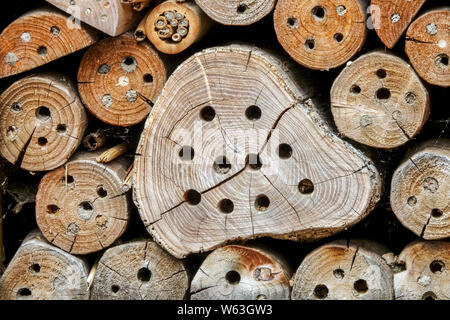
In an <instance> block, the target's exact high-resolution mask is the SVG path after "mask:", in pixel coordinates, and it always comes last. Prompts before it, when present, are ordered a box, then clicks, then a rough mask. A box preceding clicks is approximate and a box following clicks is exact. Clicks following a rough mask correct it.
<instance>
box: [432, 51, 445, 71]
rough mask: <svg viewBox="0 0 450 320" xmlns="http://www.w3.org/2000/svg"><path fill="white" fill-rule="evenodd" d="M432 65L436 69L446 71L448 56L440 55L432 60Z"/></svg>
mask: <svg viewBox="0 0 450 320" xmlns="http://www.w3.org/2000/svg"><path fill="white" fill-rule="evenodd" d="M434 63H435V64H436V66H437V67H439V68H441V69H447V68H448V55H446V54H445V53H442V54H440V55H438V56H436V58H435V59H434Z"/></svg>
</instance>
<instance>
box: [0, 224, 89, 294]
mask: <svg viewBox="0 0 450 320" xmlns="http://www.w3.org/2000/svg"><path fill="white" fill-rule="evenodd" d="M88 273H89V269H88V265H87V263H86V262H85V261H84V260H82V259H80V258H78V257H75V256H72V255H70V254H68V253H67V252H64V251H63V250H61V249H58V248H56V247H54V246H52V245H50V244H49V243H48V242H47V241H45V239H44V238H43V237H42V235H41V234H40V233H39V232H31V233H30V234H29V235H28V236H27V238H26V239H25V240H24V241H23V242H22V245H21V246H20V248H19V250H18V251H17V253H16V254H15V256H14V258H13V259H12V260H11V262H10V263H9V265H8V268H7V269H6V271H5V273H4V275H3V277H2V278H1V279H0V299H4V300H56V299H58V300H87V299H89V290H88V285H87V281H86V280H87V276H88Z"/></svg>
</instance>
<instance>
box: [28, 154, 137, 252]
mask: <svg viewBox="0 0 450 320" xmlns="http://www.w3.org/2000/svg"><path fill="white" fill-rule="evenodd" d="M100 153H101V152H92V153H80V154H77V155H76V156H75V157H74V158H73V159H71V160H70V161H69V162H68V163H67V164H66V165H65V166H64V167H61V168H58V169H56V170H54V171H51V172H49V173H47V175H45V176H44V178H42V180H41V183H40V184H39V189H38V192H37V195H36V220H37V223H38V226H39V228H40V229H41V231H42V233H43V234H44V236H45V237H46V238H47V240H48V241H50V242H51V243H52V244H54V245H56V246H58V247H60V248H61V249H63V250H65V251H67V252H70V253H73V254H88V253H91V252H95V251H99V250H102V249H104V248H107V247H108V246H110V245H111V244H112V243H113V242H114V241H115V240H117V239H118V238H119V237H120V236H121V235H122V233H123V232H124V231H125V229H126V227H127V224H128V219H129V210H130V207H129V205H130V204H129V201H128V197H127V194H126V193H123V191H122V182H123V180H124V178H125V176H126V172H127V168H128V163H127V161H125V159H123V158H121V159H118V160H116V161H114V162H112V163H108V164H100V163H98V162H97V161H96V157H97V156H98V155H99V154H100Z"/></svg>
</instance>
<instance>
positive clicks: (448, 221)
mask: <svg viewBox="0 0 450 320" xmlns="http://www.w3.org/2000/svg"><path fill="white" fill-rule="evenodd" d="M390 201H391V207H392V210H393V211H394V213H395V215H396V216H397V218H398V219H399V220H400V222H401V223H402V224H403V225H404V226H405V227H406V228H408V229H409V230H411V231H412V232H414V233H415V234H416V235H418V236H420V237H422V238H424V239H426V240H436V239H444V238H448V237H450V214H449V213H450V141H449V140H446V139H440V140H439V142H436V141H434V140H433V141H429V142H427V143H425V145H423V146H420V147H418V150H416V151H415V152H414V153H413V154H411V155H408V156H407V157H406V158H405V159H404V161H403V162H402V163H401V164H400V166H399V167H398V168H397V170H395V172H394V175H393V177H392V182H391V197H390Z"/></svg>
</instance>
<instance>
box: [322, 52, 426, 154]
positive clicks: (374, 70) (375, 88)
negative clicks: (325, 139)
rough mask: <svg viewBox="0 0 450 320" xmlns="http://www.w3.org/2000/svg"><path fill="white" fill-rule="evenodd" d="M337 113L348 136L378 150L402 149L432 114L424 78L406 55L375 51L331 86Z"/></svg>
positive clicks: (332, 101)
mask: <svg viewBox="0 0 450 320" xmlns="http://www.w3.org/2000/svg"><path fill="white" fill-rule="evenodd" d="M330 98H331V111H332V113H333V117H334V121H335V123H336V126H337V128H338V130H339V132H341V133H342V134H343V135H345V136H347V137H349V138H351V139H353V140H355V141H358V142H359V143H362V144H365V145H369V146H371V147H375V148H386V149H392V148H395V147H398V146H400V145H402V144H404V143H406V142H408V141H409V140H410V139H412V138H413V137H414V136H415V135H416V134H417V133H419V132H420V130H421V129H422V127H423V125H424V124H425V122H426V121H427V120H428V115H429V113H430V97H429V94H428V91H427V89H426V88H425V87H424V85H423V84H422V81H421V80H420V78H419V77H418V76H417V74H416V73H415V72H414V70H413V69H412V68H411V66H410V65H409V64H408V63H406V62H405V61H404V60H402V59H401V58H399V57H397V56H394V55H392V54H388V53H384V52H381V51H375V52H371V53H368V54H365V55H363V56H361V57H360V58H358V59H356V61H354V62H353V63H352V64H350V65H348V66H346V67H345V68H344V70H343V71H342V72H341V73H340V75H339V76H338V77H337V78H336V80H335V81H334V83H333V86H332V88H331V94H330Z"/></svg>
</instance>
